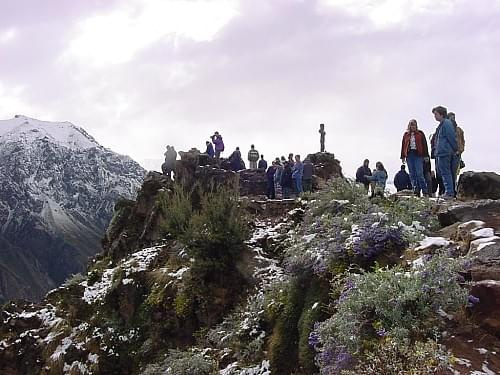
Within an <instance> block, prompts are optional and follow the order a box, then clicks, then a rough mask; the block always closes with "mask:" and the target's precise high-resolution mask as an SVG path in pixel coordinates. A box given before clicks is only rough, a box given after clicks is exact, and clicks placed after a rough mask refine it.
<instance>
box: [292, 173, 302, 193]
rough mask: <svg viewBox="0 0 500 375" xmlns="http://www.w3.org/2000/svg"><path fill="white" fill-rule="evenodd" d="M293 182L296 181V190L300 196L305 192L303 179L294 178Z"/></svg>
mask: <svg viewBox="0 0 500 375" xmlns="http://www.w3.org/2000/svg"><path fill="white" fill-rule="evenodd" d="M293 180H294V181H295V190H296V191H297V195H298V194H300V193H302V192H303V190H302V177H299V178H294V179H293Z"/></svg>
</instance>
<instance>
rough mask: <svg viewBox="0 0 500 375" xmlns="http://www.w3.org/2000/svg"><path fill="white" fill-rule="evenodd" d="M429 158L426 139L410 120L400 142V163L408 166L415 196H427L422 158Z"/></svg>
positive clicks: (414, 121) (413, 121) (415, 122)
mask: <svg viewBox="0 0 500 375" xmlns="http://www.w3.org/2000/svg"><path fill="white" fill-rule="evenodd" d="M426 157H427V158H428V157H429V150H428V148H427V139H426V138H425V134H424V133H423V132H422V131H421V130H418V125H417V120H415V119H412V120H410V121H409V123H408V127H407V130H406V132H405V133H404V134H403V141H402V142H401V161H402V162H403V164H404V163H407V164H408V170H409V172H410V180H411V184H412V186H413V192H414V193H415V195H417V196H420V192H422V193H423V194H424V195H427V194H428V192H427V183H426V181H425V177H424V158H426Z"/></svg>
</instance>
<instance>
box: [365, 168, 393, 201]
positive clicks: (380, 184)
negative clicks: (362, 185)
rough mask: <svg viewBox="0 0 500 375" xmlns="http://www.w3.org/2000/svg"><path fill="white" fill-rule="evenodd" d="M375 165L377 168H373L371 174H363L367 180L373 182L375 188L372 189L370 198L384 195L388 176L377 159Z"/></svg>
mask: <svg viewBox="0 0 500 375" xmlns="http://www.w3.org/2000/svg"><path fill="white" fill-rule="evenodd" d="M375 166H376V167H377V169H375V171H374V173H373V174H372V175H371V176H368V175H366V176H365V178H366V179H367V180H369V181H373V182H374V183H375V188H374V189H373V191H372V198H373V197H376V196H380V197H383V196H384V192H385V186H386V183H387V178H388V175H387V171H386V170H385V168H384V165H383V164H382V163H381V162H380V161H378V162H377V164H375Z"/></svg>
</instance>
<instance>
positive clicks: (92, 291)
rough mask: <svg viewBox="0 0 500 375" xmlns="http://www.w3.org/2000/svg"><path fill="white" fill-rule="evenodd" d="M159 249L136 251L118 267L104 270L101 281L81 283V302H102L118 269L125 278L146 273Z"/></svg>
mask: <svg viewBox="0 0 500 375" xmlns="http://www.w3.org/2000/svg"><path fill="white" fill-rule="evenodd" d="M161 249H162V247H161V246H157V247H149V248H146V249H142V250H139V251H136V252H135V253H133V254H131V255H130V257H129V258H128V259H126V260H125V261H122V262H120V263H119V264H118V266H116V267H114V268H107V269H105V270H104V272H103V274H102V276H101V279H100V280H99V281H97V282H95V283H94V284H92V285H88V280H85V281H83V282H81V283H80V285H82V286H83V287H85V290H84V292H83V297H82V298H83V300H84V301H85V302H87V303H88V304H89V305H90V304H93V303H95V302H97V301H102V300H103V299H104V297H105V296H106V294H108V292H109V289H110V288H111V285H112V284H113V276H114V275H115V273H116V271H117V270H118V269H123V271H124V272H125V276H126V277H128V276H130V275H132V274H134V273H137V272H142V271H146V270H147V269H148V268H149V266H150V265H151V263H152V262H153V261H154V260H155V259H156V257H157V256H158V253H159V252H160V250H161ZM132 281H133V280H131V279H128V278H125V279H124V280H123V281H122V282H123V283H124V284H128V283H131V282H132Z"/></svg>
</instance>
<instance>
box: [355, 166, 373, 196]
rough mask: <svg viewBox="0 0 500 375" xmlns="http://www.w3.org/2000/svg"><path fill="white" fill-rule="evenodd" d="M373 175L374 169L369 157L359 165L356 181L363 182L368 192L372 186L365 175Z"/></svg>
mask: <svg viewBox="0 0 500 375" xmlns="http://www.w3.org/2000/svg"><path fill="white" fill-rule="evenodd" d="M371 175H372V171H371V170H370V161H369V160H368V159H365V160H364V161H363V165H362V166H361V167H359V168H358V170H357V171H356V182H357V183H360V184H363V186H364V187H365V190H366V192H367V193H368V190H369V187H370V181H369V180H368V179H366V178H365V176H371ZM372 193H373V192H372Z"/></svg>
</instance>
